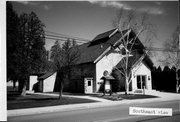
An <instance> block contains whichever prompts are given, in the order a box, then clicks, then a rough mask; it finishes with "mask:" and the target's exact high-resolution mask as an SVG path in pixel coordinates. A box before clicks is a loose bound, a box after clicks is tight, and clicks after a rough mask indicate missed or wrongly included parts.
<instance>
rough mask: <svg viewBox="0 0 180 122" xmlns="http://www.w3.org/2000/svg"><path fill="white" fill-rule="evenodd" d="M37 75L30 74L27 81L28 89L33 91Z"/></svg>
mask: <svg viewBox="0 0 180 122" xmlns="http://www.w3.org/2000/svg"><path fill="white" fill-rule="evenodd" d="M37 78H38V77H37V76H30V78H29V79H30V81H29V91H33V86H34V84H36V83H37V82H38V79H37Z"/></svg>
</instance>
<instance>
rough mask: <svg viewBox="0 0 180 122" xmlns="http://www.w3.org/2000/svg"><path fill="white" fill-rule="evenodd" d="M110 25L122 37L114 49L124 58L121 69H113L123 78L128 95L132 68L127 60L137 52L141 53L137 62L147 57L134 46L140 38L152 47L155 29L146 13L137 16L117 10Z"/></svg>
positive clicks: (144, 52)
mask: <svg viewBox="0 0 180 122" xmlns="http://www.w3.org/2000/svg"><path fill="white" fill-rule="evenodd" d="M112 24H113V27H116V28H118V30H119V32H120V33H121V35H122V39H121V40H119V43H120V42H121V44H120V45H117V46H116V47H115V48H118V49H119V50H120V54H122V53H124V54H125V55H124V57H125V58H123V59H122V60H123V61H122V63H121V64H122V66H121V67H122V69H121V70H119V69H118V68H116V67H115V68H116V69H117V70H118V71H119V72H120V73H121V74H123V76H124V77H125V90H126V91H125V93H126V94H128V93H129V85H130V84H131V74H132V73H131V70H132V67H130V66H128V65H129V58H130V57H131V56H132V55H137V52H143V53H141V55H142V56H141V57H140V59H139V62H141V61H142V60H143V58H144V57H145V56H146V55H147V52H146V51H145V50H144V49H145V47H144V46H141V49H138V48H139V47H136V45H139V44H140V42H139V41H138V40H139V39H138V37H139V36H142V37H143V39H144V44H146V45H148V46H149V47H150V46H151V45H152V42H151V40H152V39H153V38H154V37H156V33H155V31H156V29H155V27H154V25H153V24H152V23H151V22H150V20H149V15H148V13H147V12H145V13H142V14H138V13H137V12H136V11H135V10H129V11H124V10H123V9H121V10H119V11H118V12H117V14H116V17H115V18H114V19H113V21H112ZM123 30H128V31H127V32H126V35H125V34H124V33H123V32H124V31H123ZM134 63H135V62H134Z"/></svg>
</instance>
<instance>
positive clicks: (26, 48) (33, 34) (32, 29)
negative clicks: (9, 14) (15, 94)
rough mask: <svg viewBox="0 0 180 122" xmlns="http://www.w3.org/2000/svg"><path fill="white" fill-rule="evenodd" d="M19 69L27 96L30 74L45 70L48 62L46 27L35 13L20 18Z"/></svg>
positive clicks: (22, 90) (20, 78)
mask: <svg viewBox="0 0 180 122" xmlns="http://www.w3.org/2000/svg"><path fill="white" fill-rule="evenodd" d="M19 20H20V23H19V43H18V47H17V49H18V64H17V66H18V68H17V70H18V71H19V82H20V84H22V85H20V91H21V92H22V93H21V94H22V95H26V85H27V81H28V78H29V76H30V74H32V73H40V72H43V70H44V63H45V62H44V61H45V60H46V50H45V47H44V45H45V38H44V27H45V25H44V24H43V23H42V22H41V21H40V20H39V18H38V17H37V15H36V14H35V13H34V12H31V13H30V14H26V13H23V14H22V15H20V17H19Z"/></svg>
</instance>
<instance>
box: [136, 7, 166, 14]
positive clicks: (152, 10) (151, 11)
mask: <svg viewBox="0 0 180 122" xmlns="http://www.w3.org/2000/svg"><path fill="white" fill-rule="evenodd" d="M137 11H140V12H148V13H149V14H152V15H163V14H164V11H163V10H162V9H161V8H158V7H145V8H139V9H137Z"/></svg>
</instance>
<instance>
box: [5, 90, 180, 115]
mask: <svg viewBox="0 0 180 122" xmlns="http://www.w3.org/2000/svg"><path fill="white" fill-rule="evenodd" d="M35 94H41V95H42V94H43V95H51V96H58V94H50V93H35ZM147 94H148V95H156V96H157V97H158V98H148V99H143V100H142V99H135V100H122V101H111V100H106V99H101V98H96V97H91V96H81V95H63V96H67V97H68V96H69V97H76V98H85V99H91V100H96V101H99V102H95V103H82V104H71V105H60V106H50V107H39V108H29V109H17V110H8V111H7V115H8V117H12V116H21V115H33V114H41V113H49V112H60V111H74V110H82V109H89V108H97V107H98V108H99V107H108V106H115V105H121V104H132V103H133V104H135V103H148V102H157V101H171V100H180V94H176V93H166V92H158V91H156V92H154V93H147Z"/></svg>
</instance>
